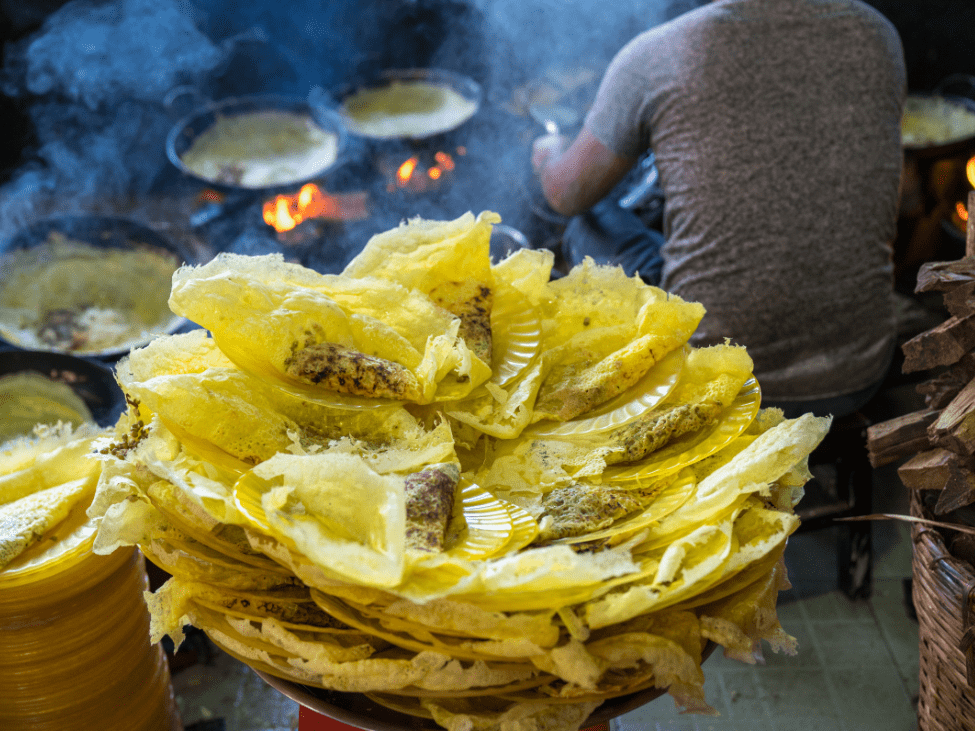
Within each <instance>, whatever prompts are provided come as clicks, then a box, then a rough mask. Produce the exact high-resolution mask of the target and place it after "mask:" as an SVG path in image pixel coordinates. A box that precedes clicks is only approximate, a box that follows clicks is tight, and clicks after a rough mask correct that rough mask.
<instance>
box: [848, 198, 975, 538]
mask: <svg viewBox="0 0 975 731" xmlns="http://www.w3.org/2000/svg"><path fill="white" fill-rule="evenodd" d="M968 204H969V205H968V208H969V211H970V212H972V214H973V215H971V216H969V225H968V240H967V245H966V252H965V257H964V258H962V259H958V260H957V261H950V262H934V263H928V264H924V265H923V266H922V267H921V269H920V271H919V273H918V278H917V288H916V289H915V292H918V293H922V292H939V293H941V294H942V296H943V300H944V305H945V309H946V310H947V312H948V315H949V317H948V319H947V320H945V321H944V322H943V323H942V324H940V325H938V326H937V327H935V328H933V329H931V330H928V331H926V332H923V333H921V334H920V335H918V336H916V337H914V338H913V339H911V340H909V341H908V342H906V343H904V345H903V348H902V350H903V353H904V365H903V372H904V373H915V372H921V371H930V378H928V379H927V380H925V381H923V382H922V383H920V384H919V385H918V386H917V387H916V388H917V390H918V393H920V394H921V395H923V396H924V403H925V408H923V409H921V410H919V411H915V412H913V413H910V414H905V415H904V416H899V417H897V418H894V419H891V420H889V421H885V422H881V423H879V424H874V425H873V426H871V427H870V428H869V429H868V430H867V451H868V455H869V457H870V463H871V464H872V465H873V466H874V467H879V466H881V465H886V464H890V463H893V462H896V461H898V460H903V459H906V458H909V459H906V461H905V462H904V463H903V464H902V465H901V466H900V467H899V468H898V470H897V472H898V475H899V476H900V479H901V481H902V482H903V483H904V485H905V486H906V487H907V488H909V489H910V490H915V491H922V492H923V497H924V498H925V500H924V502H925V503H926V504H929V505H931V506H932V510H933V513H934V514H935V515H936V516H938V517H939V518H946V519H949V520H954V521H959V522H962V523H968V521H969V519H970V518H969V516H970V515H972V514H973V513H975V511H969V510H965V509H966V508H968V507H969V506H973V505H975V220H973V219H975V192H973V193H972V194H971V195H970V196H969V201H968ZM935 497H936V499H935Z"/></svg>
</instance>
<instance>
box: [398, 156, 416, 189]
mask: <svg viewBox="0 0 975 731" xmlns="http://www.w3.org/2000/svg"><path fill="white" fill-rule="evenodd" d="M419 162H420V161H419V160H417V159H416V158H415V157H411V158H410V159H409V160H407V161H406V162H404V163H403V164H402V165H400V166H399V169H398V170H397V171H396V184H397V185H399V186H400V187H403V186H405V185H406V184H407V183H409V182H410V178H412V177H413V171H414V170H416V166H417V164H418V163H419Z"/></svg>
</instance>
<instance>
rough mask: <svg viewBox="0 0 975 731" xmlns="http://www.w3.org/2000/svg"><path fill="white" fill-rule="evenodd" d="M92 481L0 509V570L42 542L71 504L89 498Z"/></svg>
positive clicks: (51, 489)
mask: <svg viewBox="0 0 975 731" xmlns="http://www.w3.org/2000/svg"><path fill="white" fill-rule="evenodd" d="M96 481H97V478H95V477H93V476H90V477H82V478H80V479H76V480H72V481H70V482H66V483H64V484H63V485H55V486H53V487H48V488H46V489H43V490H40V491H38V492H35V493H33V494H32V495H27V496H26V497H22V498H20V499H19V500H14V501H13V502H9V503H5V504H3V505H0V569H2V568H3V567H4V566H6V565H7V564H9V563H10V562H11V561H13V560H14V559H15V558H17V557H18V556H19V555H20V554H22V553H23V552H24V551H26V550H27V549H28V548H30V547H31V546H32V545H34V544H35V543H38V542H39V541H41V540H43V539H44V536H45V534H47V532H48V531H50V530H51V529H52V528H54V527H55V526H56V525H57V524H58V523H60V522H61V521H62V520H64V519H65V518H66V517H67V516H68V513H70V512H71V508H73V507H74V506H75V504H77V503H78V502H80V501H81V499H82V498H83V497H85V496H86V495H88V496H91V495H92V494H93V493H94V491H95V482H96Z"/></svg>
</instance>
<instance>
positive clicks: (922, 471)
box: [897, 447, 972, 490]
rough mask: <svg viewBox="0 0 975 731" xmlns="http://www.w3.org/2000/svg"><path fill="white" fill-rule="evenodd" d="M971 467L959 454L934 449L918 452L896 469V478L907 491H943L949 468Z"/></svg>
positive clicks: (937, 448)
mask: <svg viewBox="0 0 975 731" xmlns="http://www.w3.org/2000/svg"><path fill="white" fill-rule="evenodd" d="M952 465H954V466H956V467H971V466H972V464H971V463H970V461H969V460H966V459H965V458H964V457H963V456H961V455H960V454H955V453H954V452H952V451H950V450H948V449H943V448H941V447H935V448H934V449H927V450H925V451H923V452H919V453H918V454H915V455H914V456H913V457H911V458H910V459H909V460H907V461H906V462H905V463H904V464H902V465H901V466H900V467H898V468H897V476H898V477H899V478H900V480H901V482H903V483H904V486H905V487H906V488H908V489H909V490H943V489H944V486H945V485H946V484H947V483H948V478H949V476H950V468H951V466H952Z"/></svg>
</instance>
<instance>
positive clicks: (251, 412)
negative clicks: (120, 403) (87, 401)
mask: <svg viewBox="0 0 975 731" xmlns="http://www.w3.org/2000/svg"><path fill="white" fill-rule="evenodd" d="M116 373H117V376H118V379H119V383H120V385H121V386H122V389H123V391H125V393H126V395H127V396H128V397H129V399H130V401H137V402H138V403H139V405H140V411H141V415H142V418H143V419H145V420H148V419H149V418H151V415H152V414H156V415H158V416H159V417H160V418H161V419H162V420H163V422H164V423H165V424H167V425H168V428H169V429H170V430H172V431H177V430H178V431H180V436H181V437H184V439H185V438H186V437H190V438H193V439H194V440H196V441H195V444H196V445H197V446H198V445H199V443H200V441H202V442H206V443H208V444H211V445H213V446H214V447H216V448H217V449H218V450H222V451H224V452H226V453H228V454H229V455H231V456H232V457H234V458H236V459H238V460H240V461H242V462H244V463H246V465H244V468H245V469H246V468H247V467H248V466H250V465H254V464H257V463H258V462H260V461H262V460H264V459H267V458H269V457H271V456H273V455H274V454H276V453H278V452H281V451H288V450H290V449H291V448H292V446H293V444H294V443H295V441H298V442H299V443H303V444H305V446H306V447H310V446H311V445H313V444H319V445H321V444H323V443H324V442H325V441H327V440H328V439H336V438H339V437H342V436H358V437H368V438H370V439H372V440H383V439H388V438H392V437H395V436H403V435H405V434H410V433H413V432H415V431H416V430H417V425H416V420H415V419H414V418H413V417H411V416H410V415H409V414H408V413H407V412H406V411H405V410H403V409H402V408H400V407H399V406H398V405H396V404H390V405H386V406H382V405H378V407H377V408H372V409H356V410H350V409H346V408H333V407H330V406H328V405H325V404H322V403H319V402H317V401H315V400H314V399H308V398H302V397H301V396H299V395H295V394H292V393H288V392H286V391H283V390H282V389H279V388H275V387H274V386H273V385H271V384H269V383H268V382H267V381H265V380H262V379H259V378H255V377H254V376H252V375H250V374H248V373H246V372H244V371H242V370H240V369H239V368H237V367H236V366H235V365H234V364H233V363H232V362H231V361H230V360H229V359H228V358H227V357H226V356H224V355H223V353H222V352H221V351H220V350H219V349H218V348H217V346H216V343H215V341H214V340H213V339H212V338H210V337H208V335H207V333H206V332H205V331H203V330H195V331H192V332H189V333H186V334H182V335H175V336H170V337H165V338H157V339H156V340H155V341H153V342H152V343H150V344H149V345H148V346H146V347H145V348H141V349H139V350H135V351H132V353H130V354H129V355H128V356H127V357H126V358H124V359H123V360H122V361H120V362H119V364H118V366H117V368H116ZM191 448H192V446H191ZM198 451H199V450H198ZM210 454H212V453H210Z"/></svg>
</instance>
